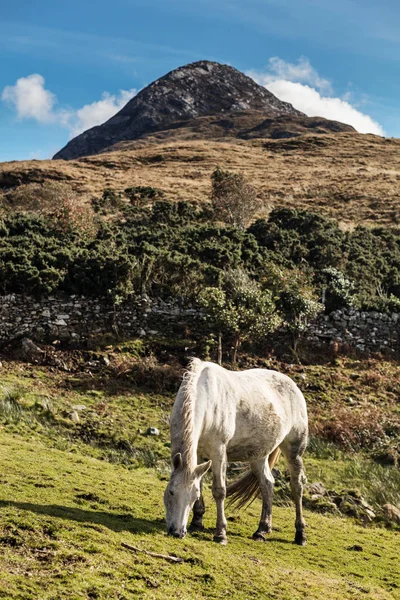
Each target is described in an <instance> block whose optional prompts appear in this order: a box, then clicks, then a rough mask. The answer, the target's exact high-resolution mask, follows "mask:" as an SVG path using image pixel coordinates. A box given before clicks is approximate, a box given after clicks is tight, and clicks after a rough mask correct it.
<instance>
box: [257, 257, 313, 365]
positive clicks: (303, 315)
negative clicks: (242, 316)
mask: <svg viewBox="0 0 400 600" xmlns="http://www.w3.org/2000/svg"><path fill="white" fill-rule="evenodd" d="M310 278H311V274H309V275H308V276H307V275H306V274H305V273H304V272H303V271H301V270H300V269H285V268H283V267H280V266H278V265H276V264H274V263H271V262H268V263H266V264H265V265H264V276H263V278H262V285H263V287H266V288H267V289H269V290H270V291H271V292H272V293H273V295H274V297H275V301H276V305H277V308H278V310H279V313H280V315H281V316H282V318H283V324H284V326H285V328H286V329H287V330H288V331H289V332H290V333H291V336H292V350H293V352H294V354H295V355H296V356H297V347H298V343H299V341H300V339H301V336H302V334H303V333H304V332H305V331H306V330H307V327H308V325H309V323H310V322H311V321H313V320H314V319H315V318H316V317H317V316H318V315H319V314H320V313H321V312H323V310H324V305H323V304H322V303H321V302H319V301H318V294H317V292H316V290H315V288H314V286H313V285H312V284H311V282H310Z"/></svg>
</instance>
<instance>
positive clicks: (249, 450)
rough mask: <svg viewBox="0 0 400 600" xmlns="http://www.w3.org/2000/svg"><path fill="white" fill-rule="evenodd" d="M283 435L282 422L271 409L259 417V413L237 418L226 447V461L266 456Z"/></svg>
mask: <svg viewBox="0 0 400 600" xmlns="http://www.w3.org/2000/svg"><path fill="white" fill-rule="evenodd" d="M260 412H261V411H260ZM261 414H262V413H261ZM263 417H264V418H263ZM285 434H286V427H285V424H284V422H283V420H282V419H281V418H280V417H279V415H277V414H276V413H275V412H274V411H273V410H271V409H270V410H268V411H264V414H262V416H261V417H260V413H258V414H256V415H254V413H253V414H250V415H249V414H248V413H247V414H246V415H245V418H243V419H241V418H240V417H238V419H237V421H236V430H235V433H234V435H233V437H232V439H231V440H230V441H229V443H228V445H227V454H228V460H240V461H248V460H253V459H257V458H262V457H264V456H268V454H270V453H271V452H272V451H273V450H274V449H275V448H276V447H277V446H278V445H279V444H280V443H281V442H282V440H283V439H284V437H285Z"/></svg>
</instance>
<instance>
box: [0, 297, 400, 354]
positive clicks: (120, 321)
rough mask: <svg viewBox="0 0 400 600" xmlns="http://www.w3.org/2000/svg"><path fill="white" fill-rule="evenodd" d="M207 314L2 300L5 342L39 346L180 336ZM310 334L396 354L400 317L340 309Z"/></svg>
mask: <svg viewBox="0 0 400 600" xmlns="http://www.w3.org/2000/svg"><path fill="white" fill-rule="evenodd" d="M201 316H202V315H201V313H200V312H199V311H198V310H196V309H195V308H194V307H191V306H189V307H187V306H183V305H181V303H180V302H179V301H178V300H174V301H170V302H164V301H163V300H161V299H156V300H154V299H150V298H149V297H148V296H146V295H142V296H140V297H136V298H133V299H131V300H129V301H126V302H124V303H122V304H119V305H116V306H115V305H113V304H112V303H111V302H110V301H107V300H105V299H93V298H86V297H84V296H48V297H43V298H41V299H35V298H32V297H29V296H22V295H17V294H10V295H8V296H1V297H0V343H1V344H5V343H8V342H10V341H12V340H13V339H17V338H21V337H31V338H33V339H35V340H36V341H38V342H40V341H43V342H51V341H53V340H56V339H58V340H63V341H68V342H73V343H76V344H84V343H86V342H87V340H88V339H89V338H90V337H91V336H96V335H103V334H109V333H111V334H114V335H117V336H119V337H121V338H129V337H136V336H147V335H150V336H151V335H157V334H162V335H168V334H176V333H177V332H178V333H179V332H180V331H182V327H184V326H185V325H186V324H192V325H193V322H194V321H197V322H198V319H199V318H201ZM305 335H306V338H307V339H308V340H309V341H312V342H317V343H329V342H331V341H337V342H339V343H345V344H349V345H351V346H354V347H355V348H357V349H358V350H361V351H370V350H372V351H382V350H389V351H392V352H396V351H397V350H399V349H400V315H399V314H398V313H392V314H384V313H378V312H361V311H357V310H354V309H351V308H347V309H342V310H336V311H335V312H333V313H331V314H330V315H323V316H321V317H319V318H318V320H317V321H316V322H315V323H312V324H311V325H310V326H309V328H308V330H307V331H306V334H305Z"/></svg>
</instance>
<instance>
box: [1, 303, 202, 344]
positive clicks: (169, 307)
mask: <svg viewBox="0 0 400 600" xmlns="http://www.w3.org/2000/svg"><path fill="white" fill-rule="evenodd" d="M196 314H197V311H196V309H194V308H192V307H182V306H180V304H179V302H178V301H171V302H164V301H162V300H161V299H158V300H150V299H149V298H148V297H147V296H146V295H143V296H140V297H137V298H134V299H132V300H129V301H126V302H124V303H122V304H119V305H114V304H113V303H112V302H110V301H107V300H106V299H92V298H86V297H84V296H48V297H43V298H41V299H35V298H32V297H29V296H22V295H18V294H9V295H7V296H0V343H1V344H5V343H8V342H10V341H12V340H13V339H17V338H21V337H31V338H33V339H35V340H36V341H43V342H51V341H53V340H56V339H58V340H63V341H70V342H74V343H76V344H81V343H85V342H86V341H87V340H88V339H89V338H90V337H91V336H96V335H102V334H108V333H111V334H114V335H117V336H120V337H121V338H129V337H136V336H145V335H157V334H158V333H162V334H171V333H173V332H174V331H176V329H177V328H178V327H179V326H180V325H183V324H184V323H186V322H188V320H190V318H192V317H193V316H196Z"/></svg>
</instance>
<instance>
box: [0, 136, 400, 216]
mask: <svg viewBox="0 0 400 600" xmlns="http://www.w3.org/2000/svg"><path fill="white" fill-rule="evenodd" d="M216 166H221V167H222V168H224V169H229V170H231V171H233V172H235V173H243V174H244V175H245V177H246V178H247V180H248V181H249V182H250V183H251V184H252V185H253V186H254V187H255V188H256V190H257V192H258V193H259V196H260V197H261V198H262V200H263V201H264V205H266V206H267V207H268V208H269V209H271V208H273V207H275V206H288V207H294V206H295V207H299V208H304V209H308V210H312V211H317V212H322V213H324V214H325V215H329V216H332V217H334V218H336V219H337V220H338V221H340V222H341V224H342V225H343V227H353V226H354V225H356V224H358V223H362V224H368V225H378V224H379V225H389V226H393V225H394V226H396V225H398V224H399V223H400V185H399V184H400V140H394V139H384V138H380V137H378V136H374V135H360V134H355V133H337V134H328V135H320V136H317V135H312V134H308V135H303V136H300V137H298V138H293V139H289V140H288V139H283V140H251V141H244V140H236V139H232V140H227V139H225V140H222V141H214V140H206V141H205V140H176V141H169V142H166V141H163V142H161V143H156V142H155V141H154V140H152V139H151V138H148V139H147V140H146V141H138V142H132V143H130V144H129V145H128V148H127V149H125V150H123V151H121V150H119V151H116V152H112V153H108V154H100V155H96V156H91V157H87V158H82V159H79V160H74V161H62V160H57V161H51V160H44V161H37V160H34V161H33V160H32V161H21V162H11V163H2V164H0V189H1V188H2V189H3V191H7V190H9V189H11V188H15V187H16V186H18V185H21V184H26V183H30V182H42V181H48V180H52V181H62V182H66V183H68V184H69V185H71V186H72V188H73V190H74V191H76V192H78V193H79V194H82V195H84V196H85V197H86V198H87V199H90V198H91V197H93V196H99V195H101V193H102V191H103V189H104V188H105V187H111V188H113V189H115V190H119V191H121V190H123V189H124V188H126V187H128V186H136V185H150V186H154V187H158V188H160V189H162V190H163V191H164V192H165V193H166V195H167V197H168V198H170V199H172V200H195V201H200V202H202V201H206V200H208V198H209V193H210V187H211V185H210V175H211V173H212V171H213V170H214V168H215V167H216Z"/></svg>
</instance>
